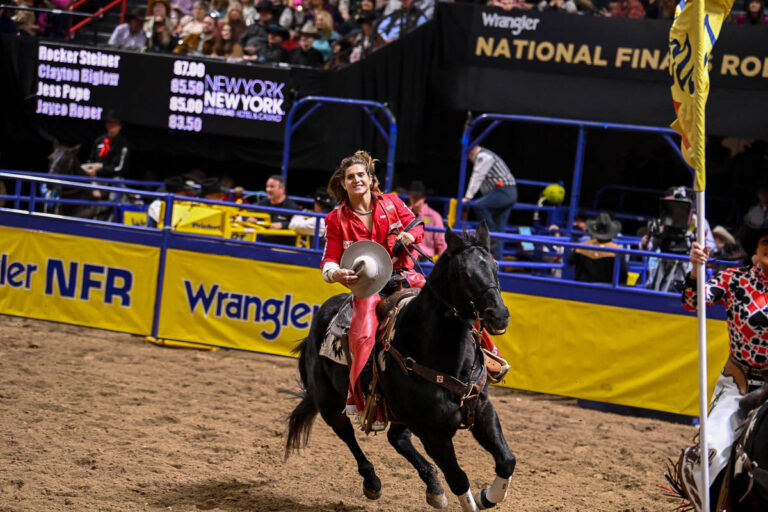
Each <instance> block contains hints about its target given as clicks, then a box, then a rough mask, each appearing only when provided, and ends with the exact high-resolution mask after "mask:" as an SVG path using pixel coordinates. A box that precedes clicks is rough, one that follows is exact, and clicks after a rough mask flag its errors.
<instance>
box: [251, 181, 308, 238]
mask: <svg viewBox="0 0 768 512" xmlns="http://www.w3.org/2000/svg"><path fill="white" fill-rule="evenodd" d="M266 191H267V197H265V198H262V199H261V200H260V201H259V202H258V203H256V204H258V205H261V206H272V207H273V208H286V209H288V210H300V209H301V207H300V206H299V205H298V204H296V202H295V201H294V200H293V199H290V198H289V197H288V195H287V194H286V191H285V178H283V177H282V176H281V175H279V174H274V175H272V176H270V177H269V178H268V179H267V187H266ZM270 215H271V217H272V223H271V224H270V225H269V227H270V228H272V229H288V224H290V221H291V217H292V215H291V214H288V213H273V212H270Z"/></svg>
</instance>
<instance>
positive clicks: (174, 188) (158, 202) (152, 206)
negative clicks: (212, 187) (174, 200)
mask: <svg viewBox="0 0 768 512" xmlns="http://www.w3.org/2000/svg"><path fill="white" fill-rule="evenodd" d="M158 192H168V193H170V194H174V195H177V196H186V197H195V188H194V187H193V186H192V185H191V184H190V183H188V182H187V181H185V180H184V178H182V177H181V176H173V177H170V178H168V179H167V180H165V181H164V182H163V186H162V187H160V188H159V189H158ZM164 203H165V201H164V200H163V199H160V198H158V199H155V200H154V201H152V202H151V203H149V207H147V227H150V228H154V227H157V225H158V224H159V223H160V212H161V211H162V208H163V204H164Z"/></svg>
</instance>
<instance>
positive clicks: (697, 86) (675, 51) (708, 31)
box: [669, 0, 733, 190]
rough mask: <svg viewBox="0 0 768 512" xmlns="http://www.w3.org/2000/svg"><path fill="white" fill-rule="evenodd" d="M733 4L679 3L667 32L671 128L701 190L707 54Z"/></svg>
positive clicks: (729, 0) (728, 0) (721, 0)
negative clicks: (671, 109) (671, 114)
mask: <svg viewBox="0 0 768 512" xmlns="http://www.w3.org/2000/svg"><path fill="white" fill-rule="evenodd" d="M731 7H733V0H688V1H686V0H681V1H680V3H679V4H678V6H677V11H676V13H675V21H674V23H673V24H672V28H671V29H670V30H669V74H670V77H671V84H672V85H671V88H672V102H673V104H674V106H675V114H677V119H676V120H675V122H674V123H672V128H673V129H674V130H675V131H676V132H678V133H679V134H680V135H681V136H682V138H683V141H682V143H681V148H680V149H681V150H682V153H683V157H685V161H686V162H688V164H689V165H690V166H691V167H693V168H694V169H695V170H696V190H704V188H705V183H706V179H705V174H704V168H705V166H704V105H705V104H706V103H707V95H708V94H709V72H708V71H707V65H708V63H709V54H710V52H711V51H712V47H713V46H715V42H716V41H717V36H718V35H720V28H721V27H722V26H723V21H724V20H725V18H726V17H727V16H728V14H729V13H730V12H731Z"/></svg>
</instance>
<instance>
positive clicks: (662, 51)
mask: <svg viewBox="0 0 768 512" xmlns="http://www.w3.org/2000/svg"><path fill="white" fill-rule="evenodd" d="M670 25H671V23H670V22H669V21H664V20H633V19H618V18H604V17H599V16H563V15H561V14H557V13H547V12H543V13H542V12H538V11H535V10H530V11H518V10H513V11H503V10H501V9H499V8H496V7H485V6H479V5H478V6H476V7H475V9H474V15H473V18H472V25H471V29H470V36H469V37H470V41H469V51H470V57H469V61H470V62H471V63H472V64H475V65H480V66H493V67H502V68H506V69H514V70H521V71H534V72H548V73H557V74H558V75H584V76H589V77H596V78H614V79H622V80H642V81H649V82H660V83H665V84H666V83H667V81H668V80H669V46H668V43H669V28H670ZM751 29H758V30H751ZM767 45H768V32H767V31H765V30H762V27H746V26H735V25H725V26H723V31H722V35H721V39H720V41H719V42H718V45H717V47H716V48H715V50H714V52H713V53H712V58H711V59H710V61H709V64H710V74H711V79H712V84H713V87H732V88H738V89H761V90H764V89H765V88H766V86H767V85H768V57H766V56H765V52H764V51H763V49H764V48H766V47H767ZM595 92H596V93H597V91H595Z"/></svg>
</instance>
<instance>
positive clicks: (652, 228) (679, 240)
mask: <svg viewBox="0 0 768 512" xmlns="http://www.w3.org/2000/svg"><path fill="white" fill-rule="evenodd" d="M696 221H697V219H696V214H695V213H694V212H693V191H692V190H691V189H688V188H686V187H674V188H671V189H668V190H667V192H666V195H665V196H664V197H663V198H661V199H660V200H659V218H657V219H652V220H651V221H650V222H649V223H648V233H647V234H646V235H644V236H643V238H642V240H641V241H640V249H642V250H646V251H657V252H662V253H671V254H680V255H684V254H688V252H689V251H690V250H691V247H692V246H693V242H694V240H695V239H696ZM704 223H705V224H704V236H705V239H706V246H707V247H708V248H709V249H710V250H712V251H714V249H715V247H716V246H715V239H714V237H713V236H712V230H711V229H710V227H709V223H708V222H707V220H706V219H704ZM648 267H649V268H648V274H649V276H650V278H649V283H648V285H649V287H651V288H653V289H654V290H657V291H658V290H661V291H669V290H670V288H672V290H674V291H679V290H680V289H681V287H682V284H683V282H684V281H685V274H686V273H688V272H690V270H691V263H690V262H683V261H677V260H662V259H658V258H651V259H649V261H648Z"/></svg>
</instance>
